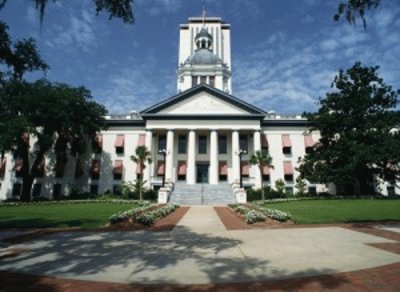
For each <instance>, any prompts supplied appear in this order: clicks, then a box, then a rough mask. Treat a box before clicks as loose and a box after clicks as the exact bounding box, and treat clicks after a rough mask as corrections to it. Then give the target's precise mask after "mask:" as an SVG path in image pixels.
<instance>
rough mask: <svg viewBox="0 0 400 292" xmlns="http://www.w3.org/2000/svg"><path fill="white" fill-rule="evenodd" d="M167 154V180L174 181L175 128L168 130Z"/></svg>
mask: <svg viewBox="0 0 400 292" xmlns="http://www.w3.org/2000/svg"><path fill="white" fill-rule="evenodd" d="M166 150H167V156H166V158H165V180H166V181H168V180H170V181H174V130H171V129H170V130H168V131H167V149H166Z"/></svg>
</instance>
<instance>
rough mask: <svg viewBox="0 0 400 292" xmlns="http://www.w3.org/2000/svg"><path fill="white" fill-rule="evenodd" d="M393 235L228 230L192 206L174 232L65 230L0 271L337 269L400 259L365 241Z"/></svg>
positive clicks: (246, 274) (196, 280) (123, 278)
mask: <svg viewBox="0 0 400 292" xmlns="http://www.w3.org/2000/svg"><path fill="white" fill-rule="evenodd" d="M393 242H396V241H394V240H389V239H385V238H382V237H377V236H372V235H368V234H364V233H360V232H355V231H352V230H348V229H345V228H339V227H326V228H290V229H273V230H268V229H262V230H238V231H228V230H226V229H225V228H224V226H223V225H222V223H221V221H220V220H219V218H218V216H217V215H216V213H215V211H214V210H213V209H212V208H211V207H192V208H191V209H190V210H189V211H188V212H187V213H186V215H185V216H184V217H183V219H182V220H181V222H180V223H179V224H178V226H177V227H176V228H175V229H174V230H173V231H172V232H147V231H139V232H138V231H136V232H126V231H116V232H65V233H57V234H52V235H48V236H45V237H42V238H41V239H37V240H34V241H31V242H28V243H24V244H17V245H14V246H13V247H14V248H20V249H27V250H32V251H30V252H27V253H23V254H21V255H19V256H17V257H9V258H3V259H1V260H0V270H3V271H4V270H6V271H18V272H26V273H30V274H36V275H52V276H57V277H64V278H70V279H83V280H93V281H106V282H118V283H170V284H174V283H175V284H177V283H181V284H205V283H224V282H249V281H263V280H272V279H285V278H297V277H303V276H315V275H324V274H336V273H339V272H348V271H354V270H360V269H366V268H372V267H377V266H382V265H387V264H391V263H396V262H400V255H398V254H395V253H391V252H386V251H384V250H381V249H378V248H374V247H372V246H369V245H367V244H368V243H393Z"/></svg>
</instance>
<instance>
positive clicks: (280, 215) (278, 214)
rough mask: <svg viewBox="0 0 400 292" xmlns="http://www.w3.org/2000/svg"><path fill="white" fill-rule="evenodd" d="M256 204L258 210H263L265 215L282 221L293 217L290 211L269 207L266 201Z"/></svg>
mask: <svg viewBox="0 0 400 292" xmlns="http://www.w3.org/2000/svg"><path fill="white" fill-rule="evenodd" d="M254 206H255V208H256V209H257V210H258V211H260V212H262V213H263V214H264V215H265V216H267V217H269V218H271V219H274V220H277V221H280V222H286V221H288V220H290V218H291V215H290V214H289V213H286V212H283V211H281V210H277V209H272V208H268V207H267V205H266V204H264V202H260V203H255V204H254Z"/></svg>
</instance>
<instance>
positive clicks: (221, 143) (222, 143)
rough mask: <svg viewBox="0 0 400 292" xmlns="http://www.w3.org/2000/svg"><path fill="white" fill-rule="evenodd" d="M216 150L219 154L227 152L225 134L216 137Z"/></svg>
mask: <svg viewBox="0 0 400 292" xmlns="http://www.w3.org/2000/svg"><path fill="white" fill-rule="evenodd" d="M218 152H219V154H226V152H227V143H226V136H225V135H223V136H219V137H218Z"/></svg>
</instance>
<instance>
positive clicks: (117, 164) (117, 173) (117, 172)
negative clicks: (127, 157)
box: [113, 160, 124, 180]
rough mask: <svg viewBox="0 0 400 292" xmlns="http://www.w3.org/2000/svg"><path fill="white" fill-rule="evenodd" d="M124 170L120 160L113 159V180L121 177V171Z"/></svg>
mask: <svg viewBox="0 0 400 292" xmlns="http://www.w3.org/2000/svg"><path fill="white" fill-rule="evenodd" d="M123 171H124V164H123V162H122V160H115V161H114V165H113V177H114V179H115V180H121V179H122V173H123Z"/></svg>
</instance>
